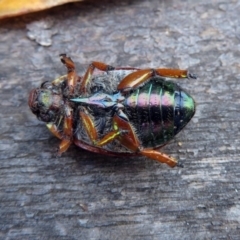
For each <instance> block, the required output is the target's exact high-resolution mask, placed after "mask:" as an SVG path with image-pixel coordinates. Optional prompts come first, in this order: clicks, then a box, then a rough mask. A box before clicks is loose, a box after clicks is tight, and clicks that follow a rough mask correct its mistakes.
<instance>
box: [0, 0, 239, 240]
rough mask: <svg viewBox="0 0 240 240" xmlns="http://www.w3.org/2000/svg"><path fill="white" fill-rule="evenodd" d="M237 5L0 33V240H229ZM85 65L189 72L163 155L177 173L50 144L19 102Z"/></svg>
mask: <svg viewBox="0 0 240 240" xmlns="http://www.w3.org/2000/svg"><path fill="white" fill-rule="evenodd" d="M239 13H240V1H238V0H229V1H227V0H212V1H208V0H199V1H183V0H170V1H167V0H166V1H164V0H152V1H150V0H143V1H137V0H129V1H127V0H123V1H107V0H104V1H101V3H100V2H97V1H96V2H94V1H85V2H82V3H72V4H68V5H64V6H61V7H57V8H54V9H51V10H48V11H43V12H40V13H34V14H30V15H27V16H23V17H18V18H12V19H8V20H4V21H1V22H0V239H64V240H65V239H67V240H68V239H77V240H78V239H144V240H147V239H170V240H171V239H181V240H183V239H189V240H190V239H191V240H192V239H231V240H238V239H240V197H239V191H240V147H239V146H240V123H239V119H240V110H239V109H240V63H239V59H240V27H239V26H240V20H239ZM63 52H65V53H67V54H69V55H70V56H71V57H72V58H73V59H74V61H75V62H76V63H77V68H78V71H79V74H80V75H82V74H83V72H84V70H86V68H87V65H88V64H89V63H90V62H91V61H93V60H97V61H103V62H106V63H108V64H111V65H114V66H126V65H128V66H133V67H141V68H143V67H172V68H183V69H184V68H188V69H189V70H191V71H192V72H194V73H195V74H196V75H198V79H197V80H190V79H189V80H188V79H187V80H178V81H179V84H180V85H181V86H182V87H183V88H184V89H186V90H187V91H188V92H189V93H191V95H192V96H193V97H194V99H195V101H196V103H197V110H196V114H195V116H194V118H193V119H192V121H191V122H190V123H189V124H188V125H187V127H186V128H185V129H184V130H183V131H182V132H181V133H180V134H179V135H178V136H177V137H176V138H175V139H174V141H172V142H171V143H170V144H168V145H167V146H165V147H164V148H163V149H162V151H163V152H165V153H167V154H169V155H171V156H173V157H176V158H178V159H179V160H181V161H182V162H183V164H184V166H185V167H184V168H183V169H180V168H175V169H170V168H169V167H167V166H165V165H161V164H159V163H157V162H154V161H152V160H149V159H146V158H131V159H129V158H112V157H105V156H101V155H97V154H93V153H89V152H87V151H84V150H82V149H79V148H77V147H75V146H71V148H70V149H69V150H68V152H67V153H65V154H64V155H63V156H62V157H61V158H56V157H55V150H56V147H57V146H58V144H59V140H58V139H56V138H55V137H53V136H52V135H51V134H50V133H49V132H48V131H47V129H46V127H45V125H44V124H43V123H41V122H39V121H38V120H37V119H36V118H35V116H34V115H33V114H32V113H31V112H30V110H29V108H28V106H27V98H28V93H29V91H30V90H31V89H32V88H34V87H36V86H39V84H40V83H41V82H43V81H45V80H53V79H55V78H56V77H58V76H60V75H63V74H65V68H64V67H63V66H62V64H61V63H60V61H59V58H58V55H59V54H60V53H63Z"/></svg>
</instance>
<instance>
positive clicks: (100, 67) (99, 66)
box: [79, 62, 114, 93]
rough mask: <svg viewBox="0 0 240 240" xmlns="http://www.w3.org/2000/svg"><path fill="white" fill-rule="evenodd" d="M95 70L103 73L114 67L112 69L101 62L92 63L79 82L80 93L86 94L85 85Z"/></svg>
mask: <svg viewBox="0 0 240 240" xmlns="http://www.w3.org/2000/svg"><path fill="white" fill-rule="evenodd" d="M95 68H96V69H98V70H101V71H104V72H107V71H111V70H114V67H112V66H110V65H107V64H105V63H102V62H92V63H91V64H90V65H89V67H88V69H87V71H86V73H85V74H84V76H83V78H82V80H81V85H80V89H79V90H80V92H81V93H86V91H87V84H88V83H89V81H90V79H91V77H92V74H93V72H94V69H95Z"/></svg>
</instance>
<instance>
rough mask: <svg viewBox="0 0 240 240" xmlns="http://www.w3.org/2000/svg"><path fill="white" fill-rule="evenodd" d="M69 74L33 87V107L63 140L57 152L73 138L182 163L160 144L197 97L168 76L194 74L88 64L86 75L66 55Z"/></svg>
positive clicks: (93, 146)
mask: <svg viewBox="0 0 240 240" xmlns="http://www.w3.org/2000/svg"><path fill="white" fill-rule="evenodd" d="M61 60H62V62H63V63H64V64H65V65H66V67H67V69H68V74H67V75H66V76H62V77H60V78H58V79H56V80H54V81H53V82H51V83H48V82H45V83H43V84H42V85H41V87H40V88H37V89H33V90H32V91H31V93H30V96H29V101H28V102H29V106H30V108H31V110H32V112H33V113H34V114H35V115H36V116H37V117H38V118H39V119H40V120H42V121H44V122H46V123H47V127H48V128H49V130H50V131H51V132H52V133H53V134H54V135H55V136H57V137H58V138H59V139H61V143H60V146H59V151H58V153H59V154H62V153H63V152H65V151H66V150H67V149H68V147H69V146H70V144H71V143H75V144H76V145H77V146H79V147H81V148H84V149H87V150H89V151H93V152H97V153H102V154H107V155H117V156H118V155H125V156H126V155H127V156H128V155H130V156H131V155H136V154H138V155H144V156H147V157H149V158H151V159H154V160H157V161H159V162H162V163H166V164H168V165H169V166H171V167H174V166H176V165H179V164H178V163H177V160H176V159H173V158H171V157H170V156H168V155H166V154H163V153H161V152H159V151H157V150H156V149H158V148H160V147H162V146H163V145H165V144H166V143H167V142H169V141H170V140H171V139H173V138H174V136H175V135H176V134H178V133H179V132H180V131H181V130H182V129H183V128H184V127H185V126H186V124H187V123H188V122H189V121H190V119H191V118H192V117H193V115H194V113H195V103H194V100H193V98H192V97H191V96H190V95H189V94H188V93H186V92H185V91H184V90H182V88H181V87H179V86H178V85H177V84H176V83H175V82H173V81H166V79H165V77H168V78H196V77H195V76H194V75H192V74H190V73H189V72H188V71H187V70H179V69H164V68H158V69H137V68H131V67H130V68H129V67H125V68H123V67H120V68H115V67H112V66H110V65H106V64H104V63H100V62H93V63H91V64H90V66H89V68H88V70H87V71H86V73H85V75H84V76H83V77H79V76H78V75H77V74H76V71H75V65H74V63H73V61H72V60H71V59H70V58H68V57H67V56H66V55H65V54H62V55H61Z"/></svg>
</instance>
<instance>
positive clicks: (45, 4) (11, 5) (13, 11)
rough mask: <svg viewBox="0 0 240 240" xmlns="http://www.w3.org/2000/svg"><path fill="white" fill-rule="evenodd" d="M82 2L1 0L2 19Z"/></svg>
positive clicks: (70, 0) (74, 0)
mask: <svg viewBox="0 0 240 240" xmlns="http://www.w3.org/2000/svg"><path fill="white" fill-rule="evenodd" d="M80 1H82V0H0V19H2V18H6V17H12V16H18V15H22V14H25V13H31V12H36V11H40V10H43V9H47V8H51V7H54V6H57V5H61V4H64V3H68V2H80Z"/></svg>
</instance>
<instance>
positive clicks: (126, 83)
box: [117, 68, 196, 91]
mask: <svg viewBox="0 0 240 240" xmlns="http://www.w3.org/2000/svg"><path fill="white" fill-rule="evenodd" d="M154 76H160V77H169V78H196V76H195V75H193V74H190V73H189V72H188V70H180V69H168V68H157V69H142V70H138V71H136V72H133V73H130V74H129V75H127V76H126V77H125V78H124V79H123V80H122V81H121V82H120V83H119V84H118V87H117V89H118V90H119V91H130V90H132V89H135V88H137V87H139V86H141V85H142V84H145V83H146V82H147V81H148V80H149V79H150V78H151V77H154Z"/></svg>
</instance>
